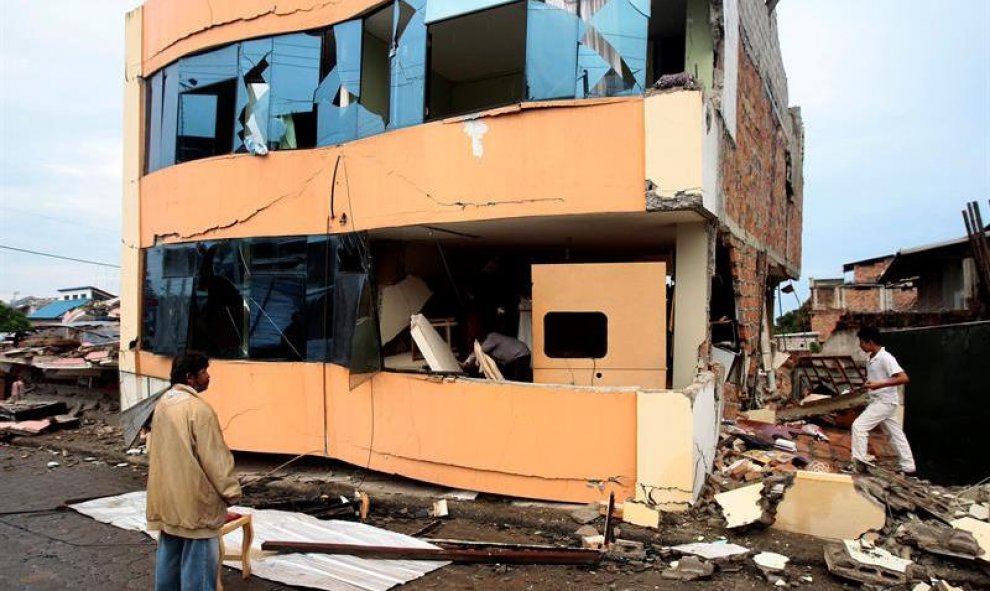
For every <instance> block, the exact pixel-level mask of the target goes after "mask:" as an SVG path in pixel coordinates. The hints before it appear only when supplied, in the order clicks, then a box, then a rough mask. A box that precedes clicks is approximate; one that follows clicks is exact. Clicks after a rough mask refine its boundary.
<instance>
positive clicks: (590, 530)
mask: <svg viewBox="0 0 990 591" xmlns="http://www.w3.org/2000/svg"><path fill="white" fill-rule="evenodd" d="M574 535H575V536H577V537H578V538H579V539H580V538H585V537H588V536H597V535H598V529H597V528H596V527H595V526H593V525H582V526H581V527H579V528H577V530H575V531H574Z"/></svg>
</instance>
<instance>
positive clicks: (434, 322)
mask: <svg viewBox="0 0 990 591" xmlns="http://www.w3.org/2000/svg"><path fill="white" fill-rule="evenodd" d="M427 320H428V321H429V323H430V326H432V327H433V329H434V330H435V331H437V334H438V335H440V337H441V338H442V339H443V342H445V343H447V347H448V348H450V352H451V353H453V355H454V357H455V358H456V357H457V347H456V346H455V345H454V335H453V330H454V329H456V328H457V320H456V319H455V318H428V319H427ZM411 353H412V360H413V361H419V360H422V359H425V356H424V354H423V352H422V351H420V349H419V347H418V346H417V345H416V339H413V342H412V350H411Z"/></svg>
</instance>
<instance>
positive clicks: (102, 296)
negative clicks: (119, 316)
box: [58, 285, 117, 301]
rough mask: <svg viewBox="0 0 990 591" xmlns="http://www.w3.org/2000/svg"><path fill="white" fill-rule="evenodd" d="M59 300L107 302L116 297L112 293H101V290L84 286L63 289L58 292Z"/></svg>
mask: <svg viewBox="0 0 990 591" xmlns="http://www.w3.org/2000/svg"><path fill="white" fill-rule="evenodd" d="M58 293H59V296H58V299H60V300H63V301H64V300H94V301H101V300H109V299H113V298H115V297H117V296H115V295H113V294H112V293H108V292H105V291H103V290H102V289H99V288H96V287H93V286H92V285H86V286H83V287H66V288H65V289H60V290H58Z"/></svg>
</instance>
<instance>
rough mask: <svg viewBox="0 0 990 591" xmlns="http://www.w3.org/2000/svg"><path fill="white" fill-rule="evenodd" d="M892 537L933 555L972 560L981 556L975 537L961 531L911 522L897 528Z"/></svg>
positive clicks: (981, 552) (920, 522)
mask: <svg viewBox="0 0 990 591" xmlns="http://www.w3.org/2000/svg"><path fill="white" fill-rule="evenodd" d="M894 535H895V538H896V539H897V541H898V542H900V543H902V544H908V545H910V546H914V547H915V548H919V549H922V550H925V551H927V552H932V553H934V554H942V555H944V556H955V557H957V558H967V559H974V558H977V557H978V556H980V555H981V554H983V550H982V548H980V544H979V542H978V541H977V540H976V537H974V535H973V534H972V533H970V532H969V531H966V530H962V529H954V528H951V527H945V526H941V525H934V524H929V523H925V522H922V521H912V522H909V523H905V524H904V525H901V526H900V527H898V528H897V531H896V533H895V534H894Z"/></svg>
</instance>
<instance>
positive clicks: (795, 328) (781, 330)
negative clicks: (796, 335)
mask: <svg viewBox="0 0 990 591" xmlns="http://www.w3.org/2000/svg"><path fill="white" fill-rule="evenodd" d="M775 326H776V333H777V334H785V333H789V332H808V331H810V330H811V300H808V301H806V302H804V303H803V304H801V307H800V308H798V309H797V310H791V311H790V312H788V313H787V314H784V315H783V316H781V317H780V318H778V319H777V322H776V325H775Z"/></svg>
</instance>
